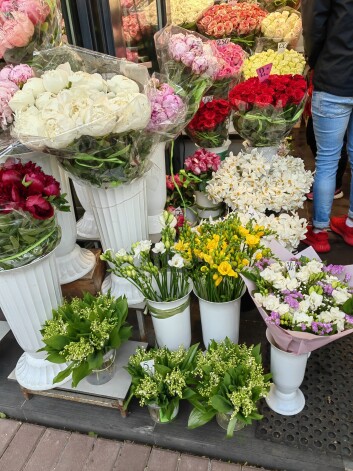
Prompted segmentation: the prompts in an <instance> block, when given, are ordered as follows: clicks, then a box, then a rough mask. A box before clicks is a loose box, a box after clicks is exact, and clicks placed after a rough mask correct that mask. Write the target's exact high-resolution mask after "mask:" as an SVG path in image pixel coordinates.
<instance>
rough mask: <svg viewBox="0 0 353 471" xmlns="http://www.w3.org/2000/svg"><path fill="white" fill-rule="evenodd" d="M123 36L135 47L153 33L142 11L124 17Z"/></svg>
mask: <svg viewBox="0 0 353 471" xmlns="http://www.w3.org/2000/svg"><path fill="white" fill-rule="evenodd" d="M122 27H123V36H124V40H125V42H127V43H128V44H129V45H131V46H133V45H135V44H138V43H140V42H141V41H142V40H143V38H144V36H146V35H148V34H149V33H150V32H151V25H150V24H149V23H148V21H147V18H146V15H145V13H144V12H143V11H142V12H141V11H139V12H131V13H129V14H128V15H124V16H123V17H122Z"/></svg>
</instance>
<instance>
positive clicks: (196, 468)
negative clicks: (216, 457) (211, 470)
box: [178, 455, 209, 471]
mask: <svg viewBox="0 0 353 471" xmlns="http://www.w3.org/2000/svg"><path fill="white" fill-rule="evenodd" d="M208 465H209V459H208V458H201V457H199V456H191V455H190V456H189V455H181V457H180V461H179V468H178V471H208Z"/></svg>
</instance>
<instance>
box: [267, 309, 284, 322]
mask: <svg viewBox="0 0 353 471" xmlns="http://www.w3.org/2000/svg"><path fill="white" fill-rule="evenodd" d="M280 319H281V316H280V315H279V313H278V312H276V311H272V312H271V314H270V315H269V316H268V317H267V318H266V322H267V323H268V324H272V325H280Z"/></svg>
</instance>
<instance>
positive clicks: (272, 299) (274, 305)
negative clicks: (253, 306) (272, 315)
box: [262, 294, 281, 312]
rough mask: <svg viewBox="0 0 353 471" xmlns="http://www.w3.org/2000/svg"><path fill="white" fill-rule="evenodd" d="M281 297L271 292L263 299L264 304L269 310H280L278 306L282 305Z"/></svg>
mask: <svg viewBox="0 0 353 471" xmlns="http://www.w3.org/2000/svg"><path fill="white" fill-rule="evenodd" d="M280 304H281V303H280V301H279V299H278V298H277V297H276V296H275V295H274V294H269V295H268V296H264V298H263V299H262V305H263V307H264V308H265V309H267V310H268V311H275V312H278V308H279V306H280Z"/></svg>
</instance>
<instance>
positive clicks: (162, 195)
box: [146, 142, 167, 242]
mask: <svg viewBox="0 0 353 471" xmlns="http://www.w3.org/2000/svg"><path fill="white" fill-rule="evenodd" d="M150 160H151V162H152V168H151V169H150V170H149V171H148V172H147V174H146V191H147V214H148V232H149V235H150V239H151V240H152V239H153V240H152V241H153V242H158V240H159V239H160V234H161V230H162V224H161V221H160V216H161V214H162V212H163V210H164V207H165V203H166V201H167V186H166V181H165V179H166V168H165V142H161V143H160V144H158V145H157V147H156V149H155V151H154V152H153V154H152V155H151V159H150Z"/></svg>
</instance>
